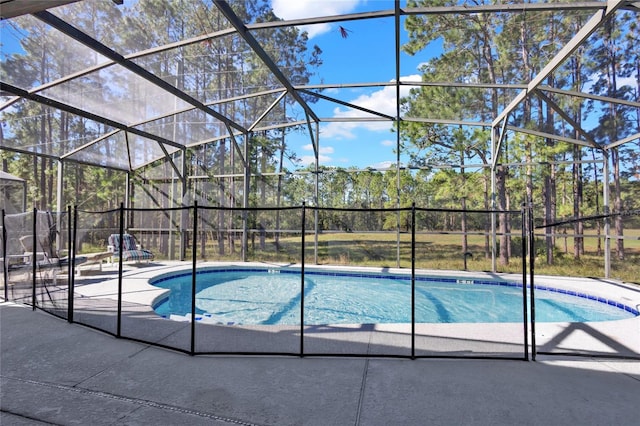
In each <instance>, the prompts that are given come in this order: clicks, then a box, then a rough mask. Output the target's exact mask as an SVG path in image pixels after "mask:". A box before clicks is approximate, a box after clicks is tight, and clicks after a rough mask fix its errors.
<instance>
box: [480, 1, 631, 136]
mask: <svg viewBox="0 0 640 426" xmlns="http://www.w3.org/2000/svg"><path fill="white" fill-rule="evenodd" d="M624 3H625V0H608V1H607V8H606V10H604V11H603V10H599V11H597V12H596V13H595V14H594V15H593V16H592V17H591V18H590V19H589V21H587V23H586V24H585V25H584V26H583V27H582V28H581V29H580V30H579V31H578V32H577V33H576V35H574V36H573V38H572V39H571V40H569V41H568V42H567V44H566V45H565V46H564V47H563V48H562V49H560V51H559V52H558V53H557V54H556V55H555V56H554V57H553V58H552V59H551V60H550V61H549V63H548V64H547V65H546V66H545V67H544V68H543V69H542V70H541V71H540V72H539V73H538V75H536V76H535V77H534V78H533V79H532V80H531V81H530V82H529V84H528V87H527V89H525V90H523V91H521V92H520V93H519V94H518V95H517V96H516V97H515V98H514V99H513V100H512V101H511V103H510V104H509V105H508V106H507V107H506V108H505V109H504V110H503V111H502V112H501V113H500V114H499V115H498V116H497V117H496V118H495V119H494V120H493V125H494V126H497V125H498V124H499V123H500V122H501V121H502V120H504V119H506V117H507V116H508V115H509V114H510V113H511V112H512V111H513V110H515V108H516V107H517V106H518V105H519V104H520V103H521V102H522V101H523V100H524V99H525V98H526V97H527V95H528V94H529V93H531V92H532V91H533V90H535V89H536V88H537V87H538V86H540V85H541V84H542V82H543V81H544V80H545V79H546V78H547V77H549V75H550V74H551V73H552V72H553V71H555V70H556V69H557V68H558V67H559V66H560V65H561V64H562V63H563V62H564V61H566V60H567V58H568V57H569V56H570V55H571V54H572V53H573V52H574V51H575V50H576V49H577V48H578V47H580V46H581V45H582V44H583V43H584V42H585V41H586V40H587V39H588V38H589V37H590V36H591V34H593V33H594V32H595V31H596V30H597V29H598V28H599V27H600V26H601V25H602V24H603V22H604V21H605V19H606V18H608V17H609V16H611V15H612V14H613V13H614V12H615V11H616V10H617V9H618V8H619V7H620V6H622V5H623V4H624ZM563 4H564V3H563Z"/></svg>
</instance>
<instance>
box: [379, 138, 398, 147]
mask: <svg viewBox="0 0 640 426" xmlns="http://www.w3.org/2000/svg"><path fill="white" fill-rule="evenodd" d="M380 145H382V146H395V145H396V141H392V140H390V139H385V140H383V141H382V142H380Z"/></svg>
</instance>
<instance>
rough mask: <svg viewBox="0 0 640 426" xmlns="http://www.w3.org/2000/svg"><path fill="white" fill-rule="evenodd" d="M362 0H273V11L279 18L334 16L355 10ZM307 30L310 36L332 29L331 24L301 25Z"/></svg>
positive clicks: (301, 27) (303, 29) (302, 28)
mask: <svg viewBox="0 0 640 426" xmlns="http://www.w3.org/2000/svg"><path fill="white" fill-rule="evenodd" d="M360 2H361V0H340V1H325V0H273V1H272V2H271V6H272V7H273V12H274V13H275V14H276V16H278V17H279V18H282V19H285V20H289V19H299V18H315V17H319V16H332V15H340V14H344V13H349V12H353V11H354V10H355V8H356V6H357V5H358V4H359V3H360ZM299 28H300V29H301V30H302V31H307V32H308V34H309V38H310V39H311V38H313V37H315V36H317V35H320V34H323V33H326V32H328V31H330V30H331V25H330V24H316V25H304V26H300V27H299Z"/></svg>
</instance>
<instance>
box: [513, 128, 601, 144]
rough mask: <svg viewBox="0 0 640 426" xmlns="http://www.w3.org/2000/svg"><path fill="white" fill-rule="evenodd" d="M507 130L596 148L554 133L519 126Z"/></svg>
mask: <svg viewBox="0 0 640 426" xmlns="http://www.w3.org/2000/svg"><path fill="white" fill-rule="evenodd" d="M506 128H507V129H508V130H511V131H513V132H518V133H526V134H528V135H532V136H538V137H541V138H547V139H553V140H556V141H560V142H567V143H570V144H574V145H581V146H586V147H588V148H594V146H593V145H591V143H590V142H585V141H581V140H580V139H575V138H568V137H566V136H560V135H554V134H553V133H547V132H541V131H539V130H533V129H525V128H523V127H517V126H507V127H506Z"/></svg>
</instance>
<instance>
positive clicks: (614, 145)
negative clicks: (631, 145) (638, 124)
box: [604, 133, 640, 149]
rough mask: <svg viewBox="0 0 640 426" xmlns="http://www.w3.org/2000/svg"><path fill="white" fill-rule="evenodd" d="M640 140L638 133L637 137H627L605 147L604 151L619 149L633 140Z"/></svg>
mask: <svg viewBox="0 0 640 426" xmlns="http://www.w3.org/2000/svg"><path fill="white" fill-rule="evenodd" d="M636 139H639V140H640V133H636V134H635V135H631V136H629V137H626V138H624V139H620V140H619V141H616V142H612V143H610V144H609V145H606V146H605V147H604V149H613V148H617V147H619V146H620V145H624V144H625V143H628V142H631V141H633V140H636Z"/></svg>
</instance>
